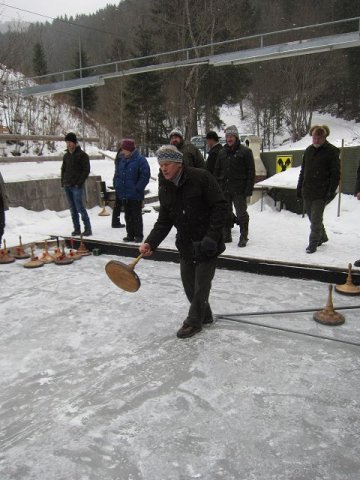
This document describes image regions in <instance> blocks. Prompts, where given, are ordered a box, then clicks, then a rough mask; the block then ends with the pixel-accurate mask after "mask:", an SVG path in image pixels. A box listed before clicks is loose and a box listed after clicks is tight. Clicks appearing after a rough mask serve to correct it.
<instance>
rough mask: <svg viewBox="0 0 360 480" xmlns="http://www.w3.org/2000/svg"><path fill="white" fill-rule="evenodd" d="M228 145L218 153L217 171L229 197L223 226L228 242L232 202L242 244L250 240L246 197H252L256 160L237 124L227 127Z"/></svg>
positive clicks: (239, 244)
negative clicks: (240, 134) (246, 145)
mask: <svg viewBox="0 0 360 480" xmlns="http://www.w3.org/2000/svg"><path fill="white" fill-rule="evenodd" d="M225 138H226V145H225V146H224V148H222V149H221V150H220V152H219V154H218V159H217V162H216V165H215V170H214V175H215V178H216V179H217V180H218V182H219V184H220V187H221V189H222V191H223V192H224V195H225V198H226V200H227V201H228V206H229V210H228V215H227V222H226V226H225V230H224V240H225V242H229V243H230V242H231V241H232V237H231V228H232V225H233V223H234V217H233V204H234V207H235V212H236V217H237V223H238V225H239V226H240V239H239V242H238V246H239V247H245V246H246V244H247V242H248V232H249V214H248V212H247V197H251V195H252V191H253V188H254V183H255V163H254V157H253V153H252V151H251V150H250V148H247V147H245V146H244V145H241V143H240V139H239V132H238V129H237V128H236V126H235V125H230V126H229V127H227V128H226V129H225Z"/></svg>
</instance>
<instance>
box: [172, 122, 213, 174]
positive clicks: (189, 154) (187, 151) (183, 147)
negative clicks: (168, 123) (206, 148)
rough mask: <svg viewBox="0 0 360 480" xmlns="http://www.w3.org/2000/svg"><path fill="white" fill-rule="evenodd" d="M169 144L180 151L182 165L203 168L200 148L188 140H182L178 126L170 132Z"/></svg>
mask: <svg viewBox="0 0 360 480" xmlns="http://www.w3.org/2000/svg"><path fill="white" fill-rule="evenodd" d="M169 136H170V144H171V145H174V146H175V147H176V148H177V149H178V150H179V152H181V153H182V156H183V162H184V165H186V166H188V167H197V168H205V162H204V158H203V156H202V155H201V152H200V150H199V149H198V148H197V147H196V146H195V145H193V144H192V143H190V142H186V141H185V140H184V135H183V133H182V131H181V130H180V129H179V128H174V129H173V130H171V132H170V135H169Z"/></svg>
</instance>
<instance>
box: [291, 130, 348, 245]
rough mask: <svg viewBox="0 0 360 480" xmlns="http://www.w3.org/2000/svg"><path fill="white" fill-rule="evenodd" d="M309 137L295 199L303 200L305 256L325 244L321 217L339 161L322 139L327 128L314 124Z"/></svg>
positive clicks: (335, 181) (337, 175) (332, 192)
mask: <svg viewBox="0 0 360 480" xmlns="http://www.w3.org/2000/svg"><path fill="white" fill-rule="evenodd" d="M309 134H310V135H311V137H312V144H311V145H310V146H309V147H307V149H306V150H305V152H304V155H303V159H302V165H301V170H300V175H299V180H298V185H297V196H298V198H302V199H303V202H304V207H305V211H306V213H307V216H308V217H309V220H310V236H309V245H308V246H307V248H306V253H314V252H316V250H317V247H319V246H320V245H322V244H323V243H325V242H327V241H328V237H327V234H326V231H325V227H324V224H323V215H324V209H325V207H326V205H327V204H328V203H329V202H331V200H332V199H333V198H334V197H335V192H336V189H337V186H338V184H339V180H340V158H339V149H338V148H336V147H335V146H334V145H332V144H331V143H329V142H328V141H327V140H326V138H327V137H328V135H329V134H330V130H329V127H328V126H327V125H314V126H312V127H311V128H310V132H309Z"/></svg>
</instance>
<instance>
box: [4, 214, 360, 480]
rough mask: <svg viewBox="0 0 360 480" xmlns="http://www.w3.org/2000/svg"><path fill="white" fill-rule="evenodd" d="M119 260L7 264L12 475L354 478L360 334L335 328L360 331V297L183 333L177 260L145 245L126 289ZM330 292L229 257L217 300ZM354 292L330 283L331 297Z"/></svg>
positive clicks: (289, 298) (276, 304) (298, 302)
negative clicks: (134, 282)
mask: <svg viewBox="0 0 360 480" xmlns="http://www.w3.org/2000/svg"><path fill="white" fill-rule="evenodd" d="M18 213H20V214H21V213H22V212H21V210H18V209H14V211H11V212H10V217H11V218H13V219H14V220H15V218H16V217H20V216H21V218H22V219H23V222H24V219H25V216H22V215H17V214H18ZM28 213H29V212H28ZM93 214H94V215H95V214H96V212H93ZM267 214H268V212H264V213H263V215H265V216H266V215H267ZM277 215H281V214H277ZM52 216H53V217H52V218H53V219H54V217H55V218H57V219H61V218H60V217H57V215H56V214H52ZM93 218H94V219H95V218H96V217H95V216H93ZM98 218H99V220H100V221H101V222H106V223H107V224H108V220H107V219H106V218H101V217H98ZM35 219H36V221H37V222H38V225H41V224H42V223H43V222H44V223H47V222H49V225H48V229H49V228H53V227H54V225H57V224H56V223H55V224H54V223H52V220H51V217H50V216H48V215H45V213H44V214H35V213H33V214H31V215H29V220H28V222H29V223H28V224H30V222H32V223H33V224H34V223H35ZM63 220H64V223H63V226H65V224H68V221H69V219H68V218H63ZM11 222H12V221H11ZM11 222H10V223H11ZM43 228H44V230H45V228H46V227H44V226H42V227H41V229H43ZM95 228H96V229H97V228H99V224H96V226H95ZM104 228H105V227H104ZM106 228H107V230H108V231H110V229H109V225H107V227H106ZM11 231H12V227H9V229H8V232H11ZM15 232H16V233H18V232H19V228H15V229H14V234H15ZM255 238H256V236H255V235H254V242H256V240H255ZM289 248H290V246H289ZM245 250H246V249H245ZM116 258H117V257H116ZM111 259H112V257H110V256H104V255H102V256H99V257H96V256H88V257H84V258H82V259H81V260H79V261H76V262H74V263H73V264H71V265H66V266H58V265H54V264H50V265H45V266H43V267H42V268H38V269H25V268H23V263H24V262H25V261H24V260H21V261H20V260H18V261H16V262H15V263H12V264H8V265H0V279H1V289H0V313H1V315H0V371H1V378H0V446H1V448H0V478H1V480H65V479H66V480H68V479H71V480H159V479H162V480H190V479H203V480H220V479H224V480H250V479H254V480H258V479H261V480H308V479H309V478H314V479H315V478H317V479H321V480H358V478H359V476H360V461H359V458H360V455H359V454H360V449H359V445H360V442H359V440H360V434H359V432H360V421H359V419H360V415H359V413H360V412H359V400H358V399H359V394H360V384H359V375H358V372H359V368H360V360H359V358H360V357H359V346H356V345H353V344H350V343H339V342H338V341H336V340H340V341H341V340H342V341H344V342H352V343H357V344H360V326H359V322H358V311H359V310H358V309H357V310H345V311H342V312H341V313H343V314H344V315H345V318H346V321H345V323H344V324H343V325H341V326H339V327H326V326H324V325H320V324H318V323H316V322H314V321H313V319H312V313H299V314H289V313H288V314H286V315H269V314H268V315H262V316H261V317H256V318H254V317H246V316H243V317H240V319H243V320H245V321H250V322H255V323H260V324H263V325H268V326H271V327H274V328H275V330H274V329H267V328H266V327H259V326H256V325H252V324H249V325H246V324H242V323H236V322H233V321H231V320H224V319H219V320H218V321H217V322H216V324H215V325H213V326H211V327H210V328H206V329H204V330H203V332H201V333H200V334H198V335H197V336H196V337H193V338H191V339H189V340H179V339H177V338H176V336H175V332H176V330H177V329H178V328H179V326H180V325H181V323H182V321H183V319H184V318H185V315H186V312H187V308H188V303H187V300H186V298H185V295H184V293H183V290H182V288H181V284H180V279H179V266H178V265H175V264H172V263H162V262H154V261H153V260H151V259H146V260H145V259H144V260H141V262H140V263H138V265H137V266H136V272H137V274H138V275H139V277H140V279H141V284H142V285H141V288H140V289H139V290H138V292H136V293H126V292H123V291H121V290H119V289H118V288H117V287H116V286H115V285H113V284H112V283H111V282H110V281H109V279H108V278H107V276H106V274H105V271H104V267H105V265H106V263H107V262H108V261H109V260H111ZM120 260H122V261H124V262H126V263H129V259H128V258H120ZM327 294H328V288H327V285H326V284H322V283H318V282H314V281H304V280H289V279H286V278H278V277H276V278H274V277H266V276H259V275H252V274H246V273H243V272H231V271H226V270H218V271H217V272H216V275H215V279H214V282H213V288H212V292H211V297H210V302H211V305H212V308H213V311H214V313H216V314H217V315H221V314H230V313H235V312H239V313H242V314H244V312H253V311H257V312H266V311H274V310H289V309H305V308H310V309H314V311H315V310H320V309H322V308H323V307H324V306H325V303H326V299H327ZM358 304H359V301H358V298H357V297H342V296H340V295H338V294H335V295H334V305H335V309H337V308H341V306H346V307H349V306H353V307H355V306H357V305H358ZM276 328H285V329H291V330H296V331H299V332H303V333H304V334H311V335H315V336H316V337H308V336H305V335H304V334H301V333H299V334H294V333H289V332H288V333H286V332H281V331H279V330H276ZM319 336H320V337H321V336H324V337H330V338H333V340H325V339H322V338H317V337H319Z"/></svg>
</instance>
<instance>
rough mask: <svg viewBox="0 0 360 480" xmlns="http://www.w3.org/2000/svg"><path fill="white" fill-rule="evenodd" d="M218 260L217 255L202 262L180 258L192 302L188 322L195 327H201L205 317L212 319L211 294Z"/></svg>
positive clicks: (182, 276)
mask: <svg viewBox="0 0 360 480" xmlns="http://www.w3.org/2000/svg"><path fill="white" fill-rule="evenodd" d="M216 260H217V258H216V257H215V258H211V259H209V260H207V261H206V262H200V263H186V262H185V261H183V260H180V274H181V281H182V284H183V287H184V290H185V294H186V296H187V299H188V300H189V302H190V308H189V313H188V316H187V319H186V323H188V324H189V325H192V326H194V327H201V326H202V324H203V322H204V320H205V319H206V321H209V322H210V321H211V320H212V312H211V308H210V305H209V295H210V289H211V282H212V279H213V278H214V275H215V269H216Z"/></svg>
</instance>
